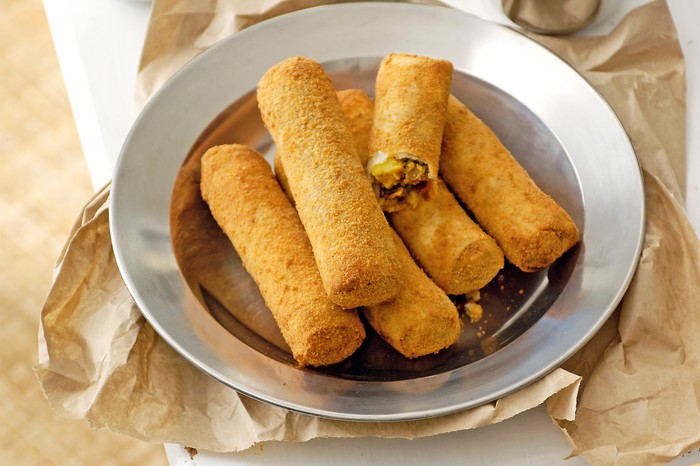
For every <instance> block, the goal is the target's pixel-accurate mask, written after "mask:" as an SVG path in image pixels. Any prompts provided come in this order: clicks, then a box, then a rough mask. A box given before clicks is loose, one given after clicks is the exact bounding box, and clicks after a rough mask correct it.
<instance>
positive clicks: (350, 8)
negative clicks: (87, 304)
mask: <svg viewBox="0 0 700 466" xmlns="http://www.w3.org/2000/svg"><path fill="white" fill-rule="evenodd" d="M390 52H410V53H416V54H421V55H428V56H433V57H440V58H445V59H448V60H450V61H451V62H452V63H453V64H454V67H455V75H454V81H453V93H454V94H455V95H456V96H457V97H459V98H460V99H461V100H463V101H464V102H465V103H466V104H467V105H469V106H470V107H471V108H472V110H473V111H474V112H475V113H476V114H477V115H479V116H480V117H481V118H482V119H483V120H484V121H485V122H486V123H487V124H489V125H490V126H491V127H492V128H493V129H494V131H495V132H496V133H497V134H498V135H499V136H500V137H501V139H502V140H503V141H504V143H505V144H506V146H508V147H509V148H510V149H511V151H512V152H513V154H514V155H515V156H516V157H517V158H518V159H519V161H520V162H521V163H522V164H523V165H524V166H525V168H527V169H528V171H529V172H530V173H531V174H532V176H533V178H534V179H535V181H537V183H538V184H539V185H540V186H541V187H542V188H543V190H544V191H546V192H548V193H549V194H550V195H552V196H553V197H554V198H555V199H556V200H557V201H558V202H560V203H561V204H562V205H563V206H564V208H565V209H566V210H567V211H568V212H569V213H570V214H571V215H572V217H573V218H574V220H575V222H576V223H577V225H578V226H579V228H580V229H581V231H582V233H583V241H582V243H581V244H580V245H579V246H577V247H576V248H574V249H573V250H572V251H570V252H569V253H567V254H566V255H565V256H564V257H563V258H562V259H561V260H559V261H558V262H557V263H556V264H555V265H553V266H552V267H550V269H549V270H547V271H543V272H540V273H537V274H523V273H521V272H518V271H517V270H516V269H514V268H512V267H506V269H504V271H503V273H502V274H501V278H500V281H499V280H496V281H494V282H493V283H492V284H490V285H489V286H488V287H487V288H486V289H485V290H484V293H483V297H482V304H483V306H484V309H485V313H486V317H485V319H484V320H483V321H482V322H481V323H480V324H479V325H481V328H478V327H475V326H470V325H466V326H465V331H464V332H463V335H462V338H461V339H460V341H459V342H458V343H457V344H456V345H455V346H454V347H453V348H451V349H449V350H448V351H445V352H443V353H440V354H439V355H436V356H430V357H426V358H419V359H418V360H416V361H407V360H405V359H403V358H401V357H399V356H398V355H396V354H395V353H393V351H392V350H391V349H390V348H388V347H387V346H386V345H385V344H383V342H382V341H381V340H380V339H378V338H376V336H373V335H371V332H370V336H369V338H368V341H367V342H366V343H365V345H363V347H362V348H361V349H360V351H359V352H358V354H357V355H355V356H354V357H353V358H351V359H350V360H348V361H346V362H345V363H343V364H339V365H336V366H332V367H329V368H325V369H322V370H310V369H299V368H297V367H296V366H295V365H294V363H293V361H292V360H291V358H290V356H289V354H288V352H287V350H286V347H285V345H284V342H283V341H281V339H280V337H279V333H278V332H277V330H276V329H275V327H274V324H273V323H272V321H271V317H270V315H269V311H268V310H267V309H266V308H265V307H264V304H263V303H262V301H261V299H260V296H259V294H258V292H257V289H256V288H255V286H254V284H252V282H251V280H250V277H249V276H247V274H246V273H245V271H244V270H243V269H242V267H241V265H240V261H239V260H238V257H237V256H236V255H235V252H234V251H233V249H232V248H231V247H230V245H229V244H228V243H227V242H226V241H225V239H223V236H222V235H221V234H220V232H218V231H217V230H216V228H215V226H214V227H212V222H211V218H210V217H208V214H207V212H206V208H205V206H204V207H203V205H202V204H200V205H199V206H197V205H194V207H195V208H193V209H191V210H188V214H189V213H192V217H191V218H192V219H199V220H200V221H201V225H200V224H199V223H195V224H194V226H192V223H191V222H190V223H189V225H190V227H191V230H188V231H187V232H185V233H184V234H181V233H180V230H179V229H178V222H177V221H176V222H174V228H173V229H172V230H171V228H170V220H171V219H170V214H169V212H170V203H171V199H176V198H177V196H178V192H177V190H175V192H174V191H173V189H174V186H175V181H176V178H177V177H178V173H179V172H180V169H181V167H182V166H183V163H184V162H185V161H186V160H188V159H191V158H192V157H196V156H197V154H199V153H201V151H202V150H205V149H206V148H207V147H208V146H210V145H212V144H216V143H221V142H239V143H246V144H250V145H251V146H253V147H255V148H257V149H259V150H260V151H262V152H263V153H266V154H267V155H268V156H270V155H271V153H272V150H273V146H272V143H271V141H270V139H269V136H268V135H267V133H266V132H265V131H264V128H263V127H262V123H261V121H260V117H259V115H258V113H257V107H256V104H255V95H254V90H255V86H256V84H257V82H258V80H259V79H260V77H261V76H262V74H263V73H264V72H265V71H266V70H267V69H268V68H269V67H270V66H272V65H274V64H275V63H277V62H279V61H280V60H282V59H284V58H287V57H289V56H293V55H305V56H308V57H310V58H313V59H315V60H317V61H320V62H321V63H323V64H324V66H325V67H326V69H327V71H328V72H329V74H330V75H331V77H332V79H333V80H334V82H335V84H336V86H338V87H339V88H346V87H361V88H364V89H365V90H367V91H368V92H370V93H371V91H372V87H373V81H374V73H375V72H376V69H377V65H378V62H379V59H380V58H381V57H383V56H385V55H386V54H388V53H390ZM195 204H196V202H195ZM110 207H111V210H110V215H111V229H112V241H113V245H114V250H115V255H116V258H117V263H118V265H119V268H120V270H121V273H122V275H123V276H124V280H125V282H126V284H127V286H128V288H129V290H130V291H131V293H132V295H133V297H134V299H135V300H136V302H137V304H138V305H139V307H140V308H141V310H142V312H143V314H144V316H145V317H146V319H147V320H148V321H149V322H150V323H151V325H152V326H153V327H154V328H155V329H156V331H157V332H158V333H159V334H160V335H161V336H162V337H163V338H164V339H165V340H166V341H167V342H168V343H169V344H170V345H172V346H173V348H175V349H176V350H177V351H178V352H179V353H180V354H182V355H183V356H184V357H185V358H187V359H188V360H189V361H191V362H192V363H193V364H194V365H196V366H197V367H199V368H200V369H201V370H202V371H204V372H206V373H207V374H209V375H211V376H213V377H215V378H217V379H218V380H220V381H221V382H223V383H225V384H227V385H229V386H231V387H233V388H235V389H236V390H239V391H240V392H242V393H245V394H247V395H249V396H252V397H254V398H257V399H260V400H263V401H266V402H269V403H273V404H276V405H279V406H283V407H286V408H289V409H293V410H297V411H301V412H305V413H309V414H314V415H319V416H325V417H331V418H338V419H346V420H358V421H394V420H405V419H419V418H425V417H431V416H438V415H443V414H447V413H451V412H455V411H458V410H462V409H466V408H470V407H474V406H478V405H480V404H483V403H486V402H489V401H492V400H495V399H497V398H500V397H502V396H504V395H506V394H508V393H511V392H513V391H515V390H517V389H519V388H521V387H523V386H524V385H527V384H529V383H531V382H533V381H535V380H537V379H538V378H540V377H542V376H544V375H545V374H547V373H548V372H550V371H551V370H552V369H554V368H555V367H557V366H558V365H560V364H561V363H562V362H564V361H565V360H566V359H567V358H568V357H569V356H571V355H572V354H573V353H574V352H575V351H576V350H577V349H579V348H580V347H581V346H582V345H583V344H584V343H585V342H586V341H587V340H588V339H589V338H590V337H591V336H592V335H593V334H594V333H595V332H596V331H597V330H598V328H599V327H600V326H601V325H602V324H603V323H604V322H605V320H606V319H607V317H608V316H609V315H610V313H611V312H612V311H613V309H614V308H615V306H616V305H617V304H618V303H619V301H620V299H621V298H622V295H623V294H624V292H625V290H626V288H627V285H628V284H629V281H630V279H631V277H632V274H633V272H634V270H635V267H636V264H637V260H638V256H639V251H640V248H641V239H642V234H643V227H644V196H643V185H642V180H641V174H640V170H639V167H638V165H637V161H636V158H635V155H634V152H633V149H632V147H631V145H630V143H629V140H628V139H627V136H626V134H625V132H624V130H623V128H622V126H621V125H620V123H619V121H618V120H617V118H616V117H615V115H614V114H613V112H612V111H611V109H610V108H609V107H608V105H607V104H606V103H605V101H604V100H603V99H602V98H601V97H600V95H598V94H597V93H596V92H595V90H594V89H592V88H591V86H590V85H588V83H586V81H585V80H584V79H583V78H581V76H580V75H578V74H577V73H576V72H575V71H574V70H573V69H571V68H570V67H569V66H568V65H566V64H565V63H564V62H563V61H562V60H560V59H558V58H557V57H556V56H554V55H553V54H551V53H550V52H549V51H547V50H546V49H544V48H543V47H541V46H540V45H538V44H536V43H535V42H533V41H531V40H530V39H528V38H526V37H524V36H522V35H520V34H518V33H516V32H513V31H511V30H509V29H507V28H504V27H501V26H498V25H495V24H493V23H489V22H486V21H484V20H481V19H479V18H476V17H474V16H471V15H468V14H465V13H461V12H458V11H456V10H452V9H447V8H439V7H428V6H420V5H410V4H393V3H378V4H376V3H375V4H373V3H355V4H343V5H335V6H326V7H319V8H314V9H309V10H303V11H301V12H297V13H293V14H289V15H285V16H283V17H279V18H277V19H273V20H269V21H266V22H264V23H262V24H259V25H257V26H255V27H252V28H250V29H248V30H245V31H243V32H241V33H239V34H236V35H235V36H233V37H231V38H229V39H227V40H224V41H223V42H221V43H219V44H217V45H215V46H214V47H212V48H211V49H209V50H208V51H206V52H205V53H203V54H202V55H200V56H199V57H197V58H196V59H195V60H193V61H192V62H191V63H189V64H188V65H187V66H185V67H184V68H183V69H182V70H181V71H179V72H178V73H177V74H176V75H175V76H174V77H173V78H172V79H171V80H170V81H168V82H167V83H166V84H165V85H164V86H163V88H162V89H161V90H160V91H159V92H158V93H157V94H156V95H155V96H154V97H153V99H152V100H151V102H150V103H149V105H148V106H147V107H146V109H145V110H144V111H143V112H142V114H141V115H140V117H139V118H138V120H137V121H136V123H135V124H134V127H133V128H132V131H131V132H130V134H129V136H128V138H127V140H126V143H125V145H124V148H123V150H122V154H121V156H120V158H119V162H118V165H117V168H116V171H115V175H114V180H113V187H112V199H111V206H110ZM192 231H194V232H199V233H195V234H192V235H190V234H191V232H192ZM203 231H204V232H205V233H203V234H202V233H201V232H203ZM174 235H175V236H174ZM188 235H190V236H188ZM188 239H189V240H191V241H189V242H188V241H187V240H188ZM173 240H175V241H173ZM180 240H182V241H180ZM183 244H186V246H183ZM173 245H175V246H173ZM465 319H466V317H465Z"/></svg>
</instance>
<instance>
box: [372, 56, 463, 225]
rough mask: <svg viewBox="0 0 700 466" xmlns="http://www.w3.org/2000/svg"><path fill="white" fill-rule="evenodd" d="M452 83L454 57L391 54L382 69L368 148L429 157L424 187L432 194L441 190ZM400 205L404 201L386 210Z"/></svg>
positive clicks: (398, 208) (395, 153) (397, 155)
mask: <svg viewBox="0 0 700 466" xmlns="http://www.w3.org/2000/svg"><path fill="white" fill-rule="evenodd" d="M451 84H452V64H451V63H450V62H449V61H446V60H439V59H434V58H428V57H421V56H417V55H409V54H404V53H400V54H389V55H388V56H386V57H385V58H384V60H382V62H381V64H380V67H379V71H378V72H377V79H376V83H375V96H374V119H373V125H372V131H371V133H370V138H369V154H370V155H373V154H375V153H377V152H379V151H381V152H383V153H385V154H387V155H389V156H394V157H397V158H401V157H403V156H404V155H406V154H407V155H409V156H410V157H414V158H416V159H418V160H420V161H423V162H425V163H426V164H427V166H428V174H429V177H430V179H429V182H428V185H427V187H426V190H425V191H424V192H423V195H424V196H425V197H426V198H427V199H429V198H431V197H432V196H433V195H434V194H435V191H436V185H435V183H436V181H437V175H438V168H439V159H440V145H441V142H442V132H443V127H444V123H445V112H446V108H447V99H448V97H449V95H450V86H451ZM399 156H400V157H399ZM401 208H405V205H397V206H392V207H390V208H385V210H388V211H392V210H400V209H401Z"/></svg>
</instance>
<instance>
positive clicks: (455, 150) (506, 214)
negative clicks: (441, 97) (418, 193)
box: [440, 96, 579, 272]
mask: <svg viewBox="0 0 700 466" xmlns="http://www.w3.org/2000/svg"><path fill="white" fill-rule="evenodd" d="M440 164H441V167H440V168H441V171H440V173H441V175H442V177H443V178H444V179H445V181H446V182H447V183H448V184H449V185H450V187H451V188H452V190H453V191H454V192H455V194H456V195H457V197H459V198H460V199H461V200H462V202H464V203H465V204H466V206H467V207H468V208H469V210H470V211H471V212H472V213H473V214H474V216H475V217H476V219H477V221H478V222H479V224H480V225H481V226H482V228H484V230H486V232H487V233H488V234H490V235H491V236H492V237H493V238H494V239H495V240H496V242H497V243H498V245H499V246H500V247H501V249H502V250H503V253H504V254H505V256H506V258H507V259H508V260H509V261H510V262H512V263H513V264H514V265H515V266H516V267H518V268H519V269H520V270H523V271H525V272H533V271H536V270H539V269H543V268H545V267H548V266H549V265H551V264H552V263H553V262H554V261H555V260H556V259H557V258H559V257H560V256H561V255H562V254H564V253H565V252H566V251H567V250H568V249H570V248H571V247H572V246H573V245H574V244H576V243H577V242H578V239H579V232H578V229H577V228H576V225H575V224H574V222H573V221H572V220H571V218H570V217H569V215H568V214H567V213H566V212H565V211H564V209H562V208H561V206H559V205H558V204H557V203H556V202H555V201H554V200H553V199H552V198H551V197H550V196H548V195H547V194H545V193H544V192H542V190H541V189H540V188H538V187H537V185H536V184H535V182H534V181H533V180H532V178H530V176H529V175H528V173H527V172H526V171H525V169H524V168H523V167H522V166H521V165H520V164H519V163H518V162H517V160H516V159H515V158H514V157H513V156H512V155H511V154H510V152H508V150H507V149H506V148H505V147H504V146H503V144H502V143H501V142H500V141H499V139H498V137H497V136H496V135H495V134H494V133H493V131H491V129H490V128H489V127H488V126H486V125H485V124H484V123H483V122H482V121H481V120H479V119H478V118H477V117H476V116H475V115H474V114H473V113H472V112H471V111H470V110H469V109H468V108H467V107H466V106H465V105H463V104H462V103H461V102H459V101H458V100H457V99H456V98H455V97H454V96H451V97H450V100H449V104H448V109H447V121H446V123H445V134H444V137H443V146H442V156H441V159H440Z"/></svg>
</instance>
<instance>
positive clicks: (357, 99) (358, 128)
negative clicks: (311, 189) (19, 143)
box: [273, 89, 373, 204]
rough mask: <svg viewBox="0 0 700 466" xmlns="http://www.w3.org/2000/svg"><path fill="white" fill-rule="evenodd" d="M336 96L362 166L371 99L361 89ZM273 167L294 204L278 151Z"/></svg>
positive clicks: (365, 157)
mask: <svg viewBox="0 0 700 466" xmlns="http://www.w3.org/2000/svg"><path fill="white" fill-rule="evenodd" d="M337 94H338V101H339V102H340V108H341V109H342V111H343V115H344V116H345V121H346V122H347V125H348V129H349V130H350V133H351V134H352V139H353V141H355V147H357V153H358V156H359V158H360V162H361V163H362V166H364V164H365V163H366V162H367V159H368V158H369V149H368V145H369V131H370V128H372V112H373V104H372V99H371V98H370V97H369V96H368V95H367V93H366V92H365V91H363V90H362V89H343V90H342V91H338V93H337ZM273 165H274V167H275V176H277V181H279V183H280V186H282V189H284V192H285V193H286V194H287V196H290V201H292V204H294V200H293V199H292V198H291V191H290V190H289V181H288V180H287V174H286V173H285V172H284V167H283V166H282V155H281V153H280V151H279V149H278V150H277V151H275V157H274V162H273Z"/></svg>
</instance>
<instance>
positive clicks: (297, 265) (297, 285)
mask: <svg viewBox="0 0 700 466" xmlns="http://www.w3.org/2000/svg"><path fill="white" fill-rule="evenodd" d="M200 188H201V193H202V197H203V199H204V200H205V201H206V202H207V204H208V205H209V209H210V210H211V213H212V215H213V217H214V219H215V220H216V222H217V223H218V224H219V226H220V227H221V229H222V230H223V231H224V233H225V234H226V235H227V236H228V238H229V239H230V240H231V243H232V244H233V246H234V248H235V249H236V251H237V252H238V254H239V256H240V257H241V261H242V262H243V265H244V267H245V268H246V270H247V271H248V273H250V275H251V276H252V277H253V279H254V280H255V283H256V284H257V285H258V288H259V289H260V293H261V294H262V297H263V299H264V300H265V303H266V304H267V306H268V307H269V308H270V311H272V314H273V316H274V318H275V321H276V322H277V325H278V326H279V328H280V330H281V332H282V336H283V337H284V339H285V341H286V342H287V344H288V345H289V347H290V348H291V350H292V354H293V356H294V358H295V359H296V360H297V361H298V362H299V363H300V364H302V365H305V366H324V365H328V364H334V363H337V362H340V361H342V360H344V359H345V358H347V357H348V356H350V355H351V354H352V353H354V352H355V350H356V349H357V348H358V347H359V346H360V344H361V343H362V341H363V340H364V337H365V330H364V327H363V325H362V322H361V321H360V318H359V316H358V314H357V311H355V310H348V309H343V308H341V307H340V306H338V305H336V304H335V303H333V302H332V301H331V300H330V299H329V298H328V296H327V295H326V292H325V290H324V288H323V285H322V284H321V277H320V276H319V272H318V268H317V266H316V262H315V260H314V256H313V252H312V250H311V245H310V244H309V240H308V238H307V236H306V232H305V231H304V227H303V226H302V224H301V221H300V220H299V217H298V215H297V212H296V211H295V210H294V207H293V206H292V205H291V204H290V202H289V200H288V199H287V197H286V196H285V194H284V193H283V192H282V189H281V188H280V186H279V184H278V183H277V181H276V180H275V177H274V175H273V174H272V170H271V169H270V166H269V165H268V163H267V162H266V161H265V160H264V159H263V157H262V156H261V155H260V154H258V153H257V152H255V151H254V150H252V149H250V148H248V147H246V146H242V145H235V144H234V145H224V146H216V147H213V148H211V149H209V150H208V151H207V152H206V153H205V154H204V156H203V157H202V169H201V184H200ZM290 280H293V282H292V281H290Z"/></svg>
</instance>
